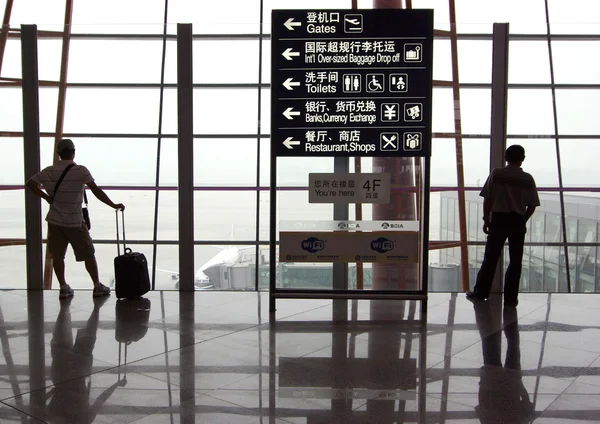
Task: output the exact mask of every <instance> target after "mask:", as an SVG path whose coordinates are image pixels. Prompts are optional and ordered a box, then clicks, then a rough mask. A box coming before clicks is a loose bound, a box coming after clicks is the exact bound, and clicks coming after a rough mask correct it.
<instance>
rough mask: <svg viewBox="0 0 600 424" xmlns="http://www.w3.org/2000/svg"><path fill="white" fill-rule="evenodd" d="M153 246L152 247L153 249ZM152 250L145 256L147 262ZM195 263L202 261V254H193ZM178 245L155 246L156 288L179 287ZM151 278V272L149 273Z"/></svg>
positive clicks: (175, 288)
mask: <svg viewBox="0 0 600 424" xmlns="http://www.w3.org/2000/svg"><path fill="white" fill-rule="evenodd" d="M153 248H154V247H152V249H153ZM152 255H153V252H151V253H150V255H148V256H147V258H148V262H150V261H152ZM194 256H195V262H194V263H195V264H196V267H198V264H200V263H202V262H201V260H202V258H203V255H198V254H196V255H194ZM178 277H179V246H177V245H158V246H157V247H156V277H155V278H156V280H155V288H156V290H178V289H179V278H178ZM150 278H151V279H152V274H150Z"/></svg>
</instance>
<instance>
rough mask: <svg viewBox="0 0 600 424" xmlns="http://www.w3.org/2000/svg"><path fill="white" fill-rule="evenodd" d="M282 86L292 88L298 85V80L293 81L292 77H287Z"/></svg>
mask: <svg viewBox="0 0 600 424" xmlns="http://www.w3.org/2000/svg"><path fill="white" fill-rule="evenodd" d="M283 86H284V87H285V88H287V89H288V90H293V88H292V87H300V83H299V82H298V81H294V80H293V79H292V78H288V79H286V80H285V81H284V82H283Z"/></svg>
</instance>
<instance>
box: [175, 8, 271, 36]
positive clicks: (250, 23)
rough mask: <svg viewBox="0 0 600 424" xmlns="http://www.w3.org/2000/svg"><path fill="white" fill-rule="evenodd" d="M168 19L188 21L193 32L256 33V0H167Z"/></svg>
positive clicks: (257, 20) (257, 9)
mask: <svg viewBox="0 0 600 424" xmlns="http://www.w3.org/2000/svg"><path fill="white" fill-rule="evenodd" d="M168 22H172V23H176V22H185V23H191V24H192V25H193V27H194V34H256V33H258V31H259V22H260V2H259V1H258V0H233V1H226V2H212V3H211V4H210V7H207V5H206V3H205V2H190V1H187V0H169V17H168Z"/></svg>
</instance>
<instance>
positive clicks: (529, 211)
mask: <svg viewBox="0 0 600 424" xmlns="http://www.w3.org/2000/svg"><path fill="white" fill-rule="evenodd" d="M535 208H536V207H535V206H527V209H526V210H525V222H527V221H529V218H531V215H533V213H534V212H535Z"/></svg>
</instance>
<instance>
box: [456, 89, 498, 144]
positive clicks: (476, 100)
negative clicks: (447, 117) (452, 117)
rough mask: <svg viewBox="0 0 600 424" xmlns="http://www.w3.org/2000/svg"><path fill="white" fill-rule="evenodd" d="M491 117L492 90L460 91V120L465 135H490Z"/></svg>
mask: <svg viewBox="0 0 600 424" xmlns="http://www.w3.org/2000/svg"><path fill="white" fill-rule="evenodd" d="M447 113H448V114H450V113H453V111H448V112H447ZM491 116H492V90H490V89H466V88H463V89H461V90H460V118H461V126H462V132H463V134H485V135H488V134H490V129H491V128H490V126H491Z"/></svg>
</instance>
